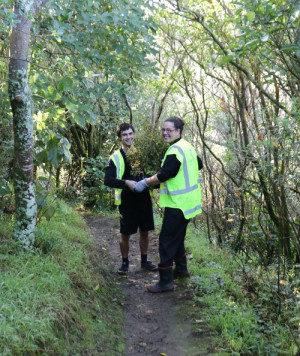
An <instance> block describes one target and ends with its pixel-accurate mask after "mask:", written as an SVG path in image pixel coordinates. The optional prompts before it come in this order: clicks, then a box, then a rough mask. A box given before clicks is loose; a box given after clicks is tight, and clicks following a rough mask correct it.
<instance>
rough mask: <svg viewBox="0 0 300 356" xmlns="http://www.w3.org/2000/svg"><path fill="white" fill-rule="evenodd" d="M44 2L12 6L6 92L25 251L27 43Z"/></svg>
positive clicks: (31, 226)
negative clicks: (9, 111)
mask: <svg viewBox="0 0 300 356" xmlns="http://www.w3.org/2000/svg"><path fill="white" fill-rule="evenodd" d="M45 3H46V0H41V1H34V0H23V1H22V0H19V1H15V2H14V14H15V21H14V24H13V26H12V31H11V38H10V61H9V77H8V92H9V97H10V103H11V108H12V113H13V127H14V191H15V204H16V212H15V225H14V238H15V239H16V240H17V241H19V242H20V243H21V245H22V246H23V247H24V248H25V249H30V248H31V247H32V246H33V243H34V236H35V227H36V211H37V205H36V199H35V192H34V183H33V118H32V99H31V94H30V88H29V85H28V63H29V43H30V30H31V24H32V21H31V20H32V19H33V18H34V16H35V15H36V13H37V12H38V11H39V10H40V9H41V7H42V6H43V5H44V4H45Z"/></svg>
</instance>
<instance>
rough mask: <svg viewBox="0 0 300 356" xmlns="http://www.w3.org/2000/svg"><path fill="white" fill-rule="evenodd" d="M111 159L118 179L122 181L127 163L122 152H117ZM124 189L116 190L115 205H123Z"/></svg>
mask: <svg viewBox="0 0 300 356" xmlns="http://www.w3.org/2000/svg"><path fill="white" fill-rule="evenodd" d="M110 159H111V160H112V161H113V162H114V164H115V166H116V169H117V178H118V179H122V177H123V174H124V172H125V162H124V158H123V156H122V153H121V151H120V150H117V151H115V152H114V153H113V154H112V155H111V156H110ZM121 193H122V189H115V205H120V204H121Z"/></svg>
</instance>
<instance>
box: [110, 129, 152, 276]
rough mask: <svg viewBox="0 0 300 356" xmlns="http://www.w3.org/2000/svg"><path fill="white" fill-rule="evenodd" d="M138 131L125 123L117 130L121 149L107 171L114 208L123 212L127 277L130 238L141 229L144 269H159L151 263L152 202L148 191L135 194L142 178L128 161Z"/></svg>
mask: <svg viewBox="0 0 300 356" xmlns="http://www.w3.org/2000/svg"><path fill="white" fill-rule="evenodd" d="M134 135H135V129H134V127H133V126H132V125H131V124H127V123H122V124H121V125H119V126H118V127H117V137H118V140H119V141H120V142H121V148H120V149H118V150H117V151H115V152H114V153H113V154H112V155H111V157H110V160H109V165H108V167H107V168H106V171H105V178H104V184H105V185H107V186H109V187H111V188H115V204H116V205H117V206H118V207H119V212H120V233H121V236H120V250H121V255H122V264H121V267H120V268H119V270H118V273H119V274H121V275H126V274H127V272H128V268H129V258H128V254H129V238H130V235H132V234H135V233H136V232H137V230H138V229H139V237H140V239H139V245H140V251H141V268H142V269H144V270H147V271H156V270H157V266H156V265H154V264H153V263H152V262H151V261H148V257H147V251H148V245H149V233H148V232H149V231H150V230H154V221H153V210H152V201H151V197H150V193H149V190H148V189H146V190H145V191H144V192H143V193H142V194H137V193H136V192H134V186H135V184H136V182H137V181H138V180H139V179H140V178H141V177H134V176H133V175H132V173H131V166H130V164H129V162H128V160H127V158H126V153H127V151H128V149H129V147H130V146H131V145H132V144H133V141H134V138H135V136H134Z"/></svg>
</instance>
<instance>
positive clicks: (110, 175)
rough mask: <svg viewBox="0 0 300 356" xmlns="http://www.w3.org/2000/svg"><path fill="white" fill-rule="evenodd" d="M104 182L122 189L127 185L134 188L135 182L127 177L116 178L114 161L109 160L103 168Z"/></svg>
mask: <svg viewBox="0 0 300 356" xmlns="http://www.w3.org/2000/svg"><path fill="white" fill-rule="evenodd" d="M104 184H105V185H107V186H108V187H111V188H117V189H124V188H126V187H128V188H129V189H131V190H134V186H135V184H136V182H135V181H133V180H128V179H118V178H117V168H116V166H115V164H114V162H113V161H112V160H110V161H109V164H108V166H107V167H106V170H105V175H104Z"/></svg>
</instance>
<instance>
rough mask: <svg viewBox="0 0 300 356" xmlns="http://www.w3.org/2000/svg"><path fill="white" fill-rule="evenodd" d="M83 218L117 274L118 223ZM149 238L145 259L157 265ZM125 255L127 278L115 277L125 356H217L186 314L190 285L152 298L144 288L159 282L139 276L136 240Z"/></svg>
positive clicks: (184, 283)
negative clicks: (117, 285)
mask: <svg viewBox="0 0 300 356" xmlns="http://www.w3.org/2000/svg"><path fill="white" fill-rule="evenodd" d="M84 217H85V220H86V222H87V225H88V226H89V228H90V230H91V232H92V234H93V235H94V237H95V238H96V241H97V243H98V244H99V247H100V249H101V250H103V252H105V253H104V257H103V258H104V259H105V261H103V262H104V263H105V264H106V265H107V266H108V267H109V268H112V269H113V270H115V271H117V269H118V267H119V265H120V261H121V258H120V250H119V219H118V218H117V217H107V216H101V215H85V216H84ZM150 236H151V237H150V245H149V252H148V256H149V259H150V260H152V261H153V262H155V263H157V262H158V236H157V235H155V234H154V233H151V235H150ZM129 255H130V256H129V258H130V267H129V272H128V275H127V276H119V275H118V274H117V272H116V273H115V278H116V280H117V281H118V282H119V283H120V286H121V288H122V293H123V296H124V299H123V303H122V307H123V312H124V335H125V345H126V348H125V353H124V356H142V355H143V356H152V355H153V356H154V355H155V356H159V355H163V356H164V355H167V356H201V355H221V354H220V353H219V352H217V351H216V350H215V349H214V347H213V342H212V338H211V337H210V335H209V332H208V331H205V326H203V325H201V330H200V329H199V327H198V325H197V324H195V318H194V317H191V314H190V312H189V313H187V312H185V311H186V310H192V306H191V305H192V295H193V289H192V286H191V284H190V283H189V281H180V282H177V281H176V285H175V290H174V292H167V293H161V294H151V293H149V292H147V290H146V289H145V285H146V284H148V283H152V282H153V281H154V280H158V272H147V271H143V270H141V268H140V251H139V243H138V236H137V235H132V236H131V238H130V252H129ZM189 305H190V307H188V306H189ZM188 314H189V315H188ZM198 317H199V316H198ZM112 356H113V355H112Z"/></svg>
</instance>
